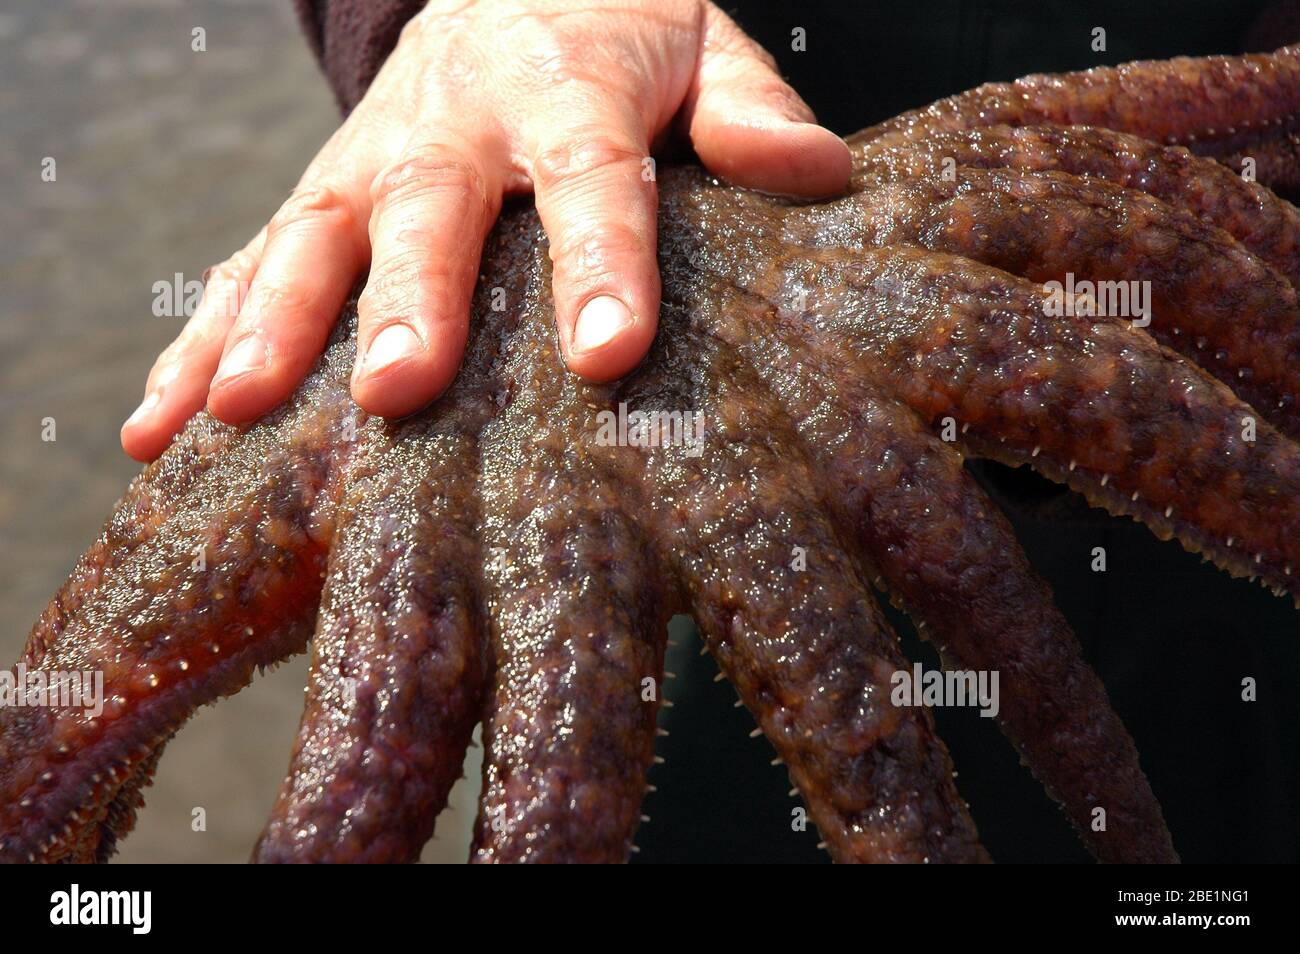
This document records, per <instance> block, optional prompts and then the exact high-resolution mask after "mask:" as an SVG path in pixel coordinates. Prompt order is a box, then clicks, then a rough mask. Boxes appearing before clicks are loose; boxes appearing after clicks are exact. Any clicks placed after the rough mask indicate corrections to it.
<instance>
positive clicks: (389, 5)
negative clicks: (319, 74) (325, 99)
mask: <svg viewBox="0 0 1300 954" xmlns="http://www.w3.org/2000/svg"><path fill="white" fill-rule="evenodd" d="M425 2H426V0H293V5H294V9H295V10H296V11H297V13H298V19H299V20H300V21H301V22H302V28H303V30H304V32H306V34H307V41H308V42H309V43H310V44H311V48H312V51H313V52H314V53H315V54H316V59H317V60H319V61H320V64H321V67H322V68H323V69H324V70H325V76H326V78H327V79H328V80H329V84H330V87H331V88H332V89H333V90H334V97H335V99H337V100H338V102H339V108H340V109H342V110H343V114H344V115H347V114H348V113H350V112H351V111H352V108H353V107H354V106H356V105H357V103H358V102H360V101H361V97H362V96H364V95H365V92H366V88H367V87H369V86H370V81H371V80H373V79H374V78H375V74H376V73H378V72H379V67H381V66H383V65H384V60H385V59H387V58H388V54H389V53H391V52H392V50H393V46H394V45H396V43H397V37H398V35H399V34H400V33H401V32H402V27H403V26H404V25H405V24H406V21H407V20H409V19H411V17H413V16H415V15H416V14H417V13H419V12H420V9H421V8H422V7H423V6H424V4H425Z"/></svg>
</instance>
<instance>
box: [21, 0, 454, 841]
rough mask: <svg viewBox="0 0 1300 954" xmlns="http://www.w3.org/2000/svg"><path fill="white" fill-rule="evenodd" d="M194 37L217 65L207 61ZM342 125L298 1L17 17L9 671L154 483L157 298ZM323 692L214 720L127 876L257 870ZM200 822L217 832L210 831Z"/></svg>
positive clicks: (280, 682)
mask: <svg viewBox="0 0 1300 954" xmlns="http://www.w3.org/2000/svg"><path fill="white" fill-rule="evenodd" d="M195 27H203V28H204V29H205V30H206V31H207V38H206V39H207V50H206V52H201V53H200V52H193V51H191V31H192V30H193V29H194V28H195ZM337 123H338V115H337V113H336V111H335V109H334V104H333V100H332V98H331V96H330V94H329V91H328V89H327V87H326V85H325V82H324V80H323V79H322V78H321V76H320V75H319V73H318V71H317V69H316V65H315V63H314V62H313V61H312V59H311V56H310V53H309V51H308V49H307V46H306V43H305V42H304V40H303V38H302V37H301V35H300V34H299V32H298V29H297V24H296V23H295V22H294V20H293V17H292V14H291V11H290V9H289V3H288V0H111V2H104V0H18V2H13V3H5V4H4V6H3V7H2V8H0V190H2V191H0V216H2V219H3V227H2V228H0V448H2V449H0V660H2V662H0V665H7V664H9V663H11V662H12V661H13V660H14V659H16V658H17V656H18V654H19V652H20V651H21V648H22V644H23V641H24V639H25V637H26V634H27V632H28V630H29V628H30V627H31V624H32V622H33V621H34V620H35V619H36V617H37V616H38V615H39V613H40V612H41V610H42V609H43V607H44V606H45V603H46V601H47V600H48V599H49V598H50V597H51V596H52V595H53V594H54V592H55V590H56V589H57V588H58V587H59V585H60V584H61V583H62V582H63V580H64V578H65V577H66V575H67V573H68V571H69V570H70V569H71V568H72V565H73V563H74V561H75V560H76V558H77V556H78V555H79V554H80V553H81V552H82V550H84V549H85V547H86V545H87V544H89V543H90V541H91V540H92V539H93V538H94V536H95V535H96V534H97V533H98V531H99V528H100V525H101V524H102V522H103V520H104V519H105V517H106V516H107V515H108V512H109V509H110V507H111V506H112V504H113V502H114V501H115V500H116V499H117V498H118V496H119V495H120V494H121V492H122V490H123V488H125V486H126V484H127V481H128V480H130V478H131V477H132V476H133V475H134V474H135V473H136V472H137V471H138V469H139V468H138V465H136V464H135V463H133V462H132V461H131V460H129V459H128V458H127V457H126V456H125V454H123V453H122V451H121V450H120V448H119V446H118V428H119V427H120V425H121V422H122V421H123V420H124V419H125V418H126V416H127V415H128V414H129V413H130V412H131V410H132V409H133V408H134V407H135V405H136V403H137V402H138V401H139V399H140V398H141V396H142V394H143V388H144V380H145V375H146V373H147V371H148V369H149V367H150V365H151V363H152V362H153V359H154V357H155V356H156V355H157V354H158V352H159V351H160V350H161V349H162V348H163V347H164V346H165V345H166V344H167V343H168V342H169V341H170V340H171V339H172V338H173V337H174V336H175V334H176V333H177V332H178V331H179V329H180V327H181V323H182V320H183V319H180V318H158V317H155V316H154V315H153V313H152V310H151V309H152V304H153V300H154V291H153V284H154V283H155V282H156V281H160V280H163V281H170V280H171V279H172V276H173V274H174V273H176V272H180V273H181V274H182V275H184V277H185V280H186V281H189V280H192V279H198V278H200V277H201V275H202V272H203V269H204V268H206V267H207V266H209V265H211V264H214V263H215V262H218V261H220V260H221V259H223V258H225V257H226V256H228V255H229V254H230V253H231V252H232V251H233V250H235V249H236V248H239V247H240V246H242V245H243V244H244V243H245V242H246V241H247V240H248V239H249V237H251V236H252V235H253V234H254V232H256V230H257V229H258V228H260V227H261V225H262V224H263V223H264V222H265V221H266V219H267V218H268V217H269V216H270V214H271V213H272V212H273V211H274V210H275V208H276V207H277V206H278V204H279V203H280V201H281V200H282V198H283V197H284V196H285V195H287V194H288V191H289V189H290V188H291V187H292V186H293V185H294V183H295V182H296V181H297V178H298V176H299V175H300V174H301V172H302V170H303V168H305V166H306V164H307V163H308V161H309V160H310V159H311V157H312V156H313V155H314V154H315V152H316V150H317V149H318V148H319V147H320V145H321V143H323V142H324V141H325V139H326V138H327V137H328V136H329V134H330V133H331V132H332V130H333V129H334V127H335V126H336V125H337ZM47 156H48V157H53V158H54V159H55V161H56V163H57V180H56V181H54V182H43V181H42V180H41V168H42V161H43V159H44V158H45V157H47ZM47 417H52V418H54V420H55V422H56V428H57V431H56V434H57V439H56V440H55V441H53V442H45V441H42V439H41V429H42V423H41V422H42V420H43V419H44V418H47ZM305 678H306V659H305V657H304V658H300V659H297V660H294V661H293V662H291V663H289V664H287V665H285V666H283V667H281V668H280V669H279V670H277V671H276V672H274V673H270V674H268V675H267V676H265V677H263V678H260V679H258V680H257V681H255V682H254V684H253V685H252V686H251V687H250V688H249V689H247V690H245V691H244V692H243V693H240V694H239V695H238V696H236V697H234V698H232V699H228V700H225V701H224V702H222V703H221V704H220V705H219V706H216V707H211V708H208V709H206V710H204V711H203V712H201V713H199V715H198V716H197V717H196V718H195V719H194V720H193V721H192V722H191V723H190V724H189V725H187V726H186V727H185V728H184V729H183V730H182V731H181V732H180V734H179V735H178V736H177V737H176V739H175V740H174V741H173V742H172V743H171V745H170V746H169V747H168V751H167V753H166V755H165V757H164V758H163V760H162V765H161V768H160V770H159V773H158V776H157V779H156V781H155V783H154V785H153V787H152V788H151V789H149V790H148V791H147V792H146V809H145V811H144V812H143V813H142V814H141V817H140V822H139V825H138V827H137V829H136V831H135V833H134V834H133V835H132V836H131V837H130V838H129V839H127V841H126V842H125V844H124V846H123V850H122V853H121V855H120V856H119V857H120V859H121V860H124V861H135V862H146V861H169V862H186V861H242V860H244V859H246V858H247V856H248V852H249V849H250V848H251V846H252V844H253V842H254V840H255V838H256V836H257V833H258V831H259V830H260V828H261V825H262V822H263V821H264V819H265V817H266V814H267V812H268V810H269V809H270V806H271V804H272V801H273V799H274V797H275V792H276V788H277V786H278V784H279V781H280V779H281V778H282V776H283V774H284V770H285V767H286V765H287V764H288V757H289V751H290V747H291V744H292V741H293V736H294V731H295V729H296V727H297V723H298V716H299V711H300V707H301V703H302V689H303V686H304V684H305ZM476 754H477V750H474V751H472V753H471V755H472V756H474V755H476ZM467 768H468V770H469V775H470V777H471V778H473V777H475V776H476V774H477V768H476V767H475V766H468V767H467ZM473 797H474V795H473V792H472V791H469V790H468V786H467V783H464V782H462V783H461V785H460V786H458V788H457V790H456V791H455V792H453V794H452V806H453V808H454V809H456V810H457V811H456V812H455V814H454V815H453V816H452V817H446V818H444V820H443V822H442V823H441V824H440V825H439V838H438V840H436V841H435V842H433V843H432V845H431V846H430V848H429V849H428V850H427V851H426V852H425V858H426V860H448V861H460V860H463V859H464V857H465V854H466V852H467V845H468V825H469V818H470V816H472V810H473ZM199 806H201V807H203V808H205V809H206V811H207V831H206V832H193V831H191V826H190V819H191V813H192V811H193V809H194V808H195V807H199Z"/></svg>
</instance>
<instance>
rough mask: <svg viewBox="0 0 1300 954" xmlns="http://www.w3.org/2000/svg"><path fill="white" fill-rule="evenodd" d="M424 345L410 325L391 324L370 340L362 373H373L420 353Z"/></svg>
mask: <svg viewBox="0 0 1300 954" xmlns="http://www.w3.org/2000/svg"><path fill="white" fill-rule="evenodd" d="M423 347H424V345H423V344H421V343H420V336H419V335H417V334H416V333H415V331H414V330H412V328H411V327H410V326H409V325H401V324H398V325H389V326H388V327H387V328H385V329H384V330H383V331H381V332H379V334H378V335H376V336H375V340H374V341H372V342H370V347H369V349H367V351H366V356H365V358H364V359H363V360H362V362H361V368H360V369H359V371H360V373H364V374H373V373H376V372H379V371H382V370H384V369H385V368H387V367H388V366H390V365H393V364H397V362H399V361H404V360H406V359H407V358H409V357H411V356H412V355H414V354H418V353H419V352H420V350H421V349H422V348H423Z"/></svg>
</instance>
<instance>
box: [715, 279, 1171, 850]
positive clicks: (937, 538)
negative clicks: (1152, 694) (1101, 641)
mask: <svg viewBox="0 0 1300 954" xmlns="http://www.w3.org/2000/svg"><path fill="white" fill-rule="evenodd" d="M732 295H733V297H734V295H735V293H734V292H733V293H732ZM719 298H720V299H723V300H725V295H719ZM743 301H744V300H743V299H741V301H740V302H737V303H736V305H734V306H732V307H733V308H734V312H733V313H734V314H736V315H738V316H740V318H741V320H739V321H736V322H734V323H731V322H729V323H726V324H723V323H719V327H721V328H722V329H724V332H723V333H724V334H726V332H727V331H729V332H730V334H727V337H726V340H727V343H728V345H730V346H731V347H733V348H735V349H736V351H737V352H738V353H739V354H741V355H743V356H744V357H745V358H746V359H747V360H748V363H749V365H750V366H751V367H753V368H756V369H758V370H759V373H760V374H761V375H762V377H763V379H764V381H765V382H766V385H767V387H768V388H769V389H770V391H771V393H773V394H776V395H779V396H780V400H781V401H782V403H783V404H784V406H785V408H786V409H787V411H788V413H789V414H790V415H791V417H792V419H793V420H794V421H795V423H796V425H797V427H798V431H799V436H800V438H801V444H802V446H803V447H804V448H805V451H806V453H807V454H808V455H809V460H810V464H811V465H812V469H813V471H814V472H815V473H816V474H818V476H819V483H820V485H821V486H822V487H824V488H827V489H826V492H825V494H824V497H825V500H826V503H827V506H828V508H829V509H830V511H831V513H832V515H833V516H834V518H835V520H836V522H837V524H838V525H839V526H841V527H846V528H851V530H852V537H853V542H854V543H855V544H856V550H857V552H858V553H859V554H860V556H861V557H862V559H863V560H864V563H865V565H866V567H867V568H868V571H869V572H870V573H871V575H872V576H873V578H874V579H875V580H876V583H877V585H878V586H879V587H881V588H884V589H887V590H888V591H889V593H890V594H891V597H892V598H893V599H894V600H895V602H896V603H897V604H898V605H899V606H900V608H903V609H905V610H906V611H907V612H908V613H909V615H911V616H912V617H913V619H915V620H916V621H917V622H918V624H919V625H918V628H919V631H920V632H921V634H922V635H923V636H925V637H926V638H927V639H931V640H933V641H934V642H935V643H936V645H937V646H938V647H939V648H940V650H941V655H942V657H943V659H944V663H945V668H960V669H966V670H975V671H997V672H999V674H1000V698H1001V699H1002V700H1003V702H1002V703H1001V705H1000V711H999V713H998V716H997V718H998V723H999V726H1000V727H1001V728H1002V730H1003V732H1004V733H1005V734H1006V735H1007V736H1008V738H1009V739H1010V740H1011V741H1012V742H1013V744H1015V746H1016V747H1017V749H1018V750H1019V751H1020V754H1021V756H1022V758H1023V759H1024V760H1025V762H1026V764H1027V765H1028V766H1029V767H1030V769H1031V770H1032V771H1033V772H1034V774H1035V775H1036V776H1037V777H1038V778H1039V779H1040V781H1042V783H1043V785H1044V787H1045V788H1046V789H1047V791H1048V793H1049V794H1050V795H1051V796H1052V797H1053V798H1055V799H1056V800H1057V801H1059V802H1060V803H1061V804H1062V806H1063V808H1064V809H1065V811H1066V814H1067V815H1068V817H1069V818H1070V820H1071V822H1072V823H1073V824H1074V826H1075V828H1076V830H1077V831H1078V832H1079V834H1080V836H1081V837H1082V838H1083V840H1084V842H1085V843H1086V844H1087V846H1088V848H1089V850H1091V851H1092V852H1093V854H1094V855H1095V856H1096V857H1097V858H1098V859H1100V860H1102V861H1106V862H1129V863H1140V862H1152V861H1163V862H1169V861H1177V855H1176V854H1175V853H1174V851H1173V847H1172V843H1171V840H1170V836H1169V832H1168V829H1167V828H1166V826H1165V823H1164V818H1163V816H1162V814H1161V811H1160V806H1159V803H1158V802H1157V801H1156V799H1155V796H1154V795H1153V794H1152V792H1151V788H1150V785H1149V784H1148V783H1147V780H1146V777H1145V776H1144V775H1143V773H1142V770H1141V767H1140V764H1139V761H1138V755H1137V750H1136V748H1135V746H1134V745H1133V741H1132V739H1131V738H1130V737H1129V735H1128V732H1127V731H1126V730H1125V728H1124V726H1123V723H1122V722H1121V721H1120V719H1119V716H1118V715H1116V713H1115V712H1114V710H1113V709H1112V708H1111V706H1110V702H1109V700H1108V698H1107V695H1106V690H1105V687H1104V686H1103V685H1102V684H1101V681H1100V680H1099V679H1098V678H1097V677H1096V675H1095V674H1094V673H1093V671H1092V669H1091V668H1090V667H1089V666H1088V664H1087V663H1086V662H1085V661H1084V659H1083V655H1082V652H1081V650H1080V648H1079V645H1078V641H1077V640H1076V639H1075V637H1074V634H1073V632H1072V631H1071V630H1070V627H1069V625H1068V624H1067V623H1066V621H1065V619H1064V617H1063V616H1062V615H1061V613H1060V612H1059V611H1058V610H1057V609H1056V607H1055V605H1054V603H1053V602H1052V597H1051V593H1050V590H1049V589H1048V587H1047V584H1046V583H1045V582H1043V581H1042V580H1041V579H1040V578H1039V577H1038V576H1037V574H1035V573H1034V572H1033V570H1032V569H1031V568H1030V566H1029V564H1028V561H1027V560H1026V558H1025V556H1024V553H1023V552H1022V550H1021V548H1020V546H1019V544H1018V543H1017V541H1016V539H1015V535H1014V532H1013V530H1012V528H1011V526H1010V524H1009V523H1008V522H1007V521H1006V519H1005V517H1003V515H1002V514H1001V512H1000V511H999V510H998V508H997V506H996V505H995V504H994V503H993V502H992V501H991V500H990V499H988V496H987V495H986V494H985V493H984V491H983V490H982V489H981V488H980V487H979V486H978V485H977V484H976V483H975V481H973V480H972V479H971V478H970V477H969V476H968V475H967V474H966V473H965V471H964V470H963V468H962V455H961V454H960V453H959V452H958V451H957V450H956V449H955V448H954V446H953V444H951V443H945V442H944V441H942V440H940V438H939V437H937V436H935V435H934V434H933V433H931V432H930V431H929V430H927V429H926V428H925V427H924V426H923V424H922V423H921V421H920V420H919V419H918V417H917V416H916V414H915V413H914V412H913V411H912V410H911V409H910V408H908V407H906V406H904V405H902V404H900V403H899V402H897V401H895V400H892V399H890V398H889V397H887V396H885V395H883V394H881V393H880V392H879V391H877V390H876V389H875V388H874V387H873V386H872V385H871V384H870V383H869V382H870V381H871V380H872V377H873V374H874V369H873V367H872V360H871V359H870V358H866V357H864V356H861V355H858V354H855V353H853V352H852V351H851V350H850V349H849V348H847V347H845V344H844V342H843V341H842V340H837V339H836V338H835V337H834V336H833V335H831V336H822V337H818V336H817V335H816V334H815V330H814V332H813V333H811V334H810V329H809V327H808V326H807V325H803V324H797V323H796V324H791V323H789V322H787V321H783V320H782V318H781V315H780V312H779V310H778V308H777V307H776V306H772V307H771V308H769V309H759V308H755V307H753V305H752V303H750V305H749V307H748V308H745V307H744V306H743ZM955 430H956V429H955V428H954V436H955ZM1049 686H1050V687H1052V688H1051V689H1050V690H1049V689H1047V687H1049ZM1065 754H1068V757H1063V755H1065ZM1097 807H1105V809H1106V812H1107V821H1108V825H1107V829H1106V830H1105V831H1102V832H1098V831H1096V830H1094V828H1093V824H1092V822H1093V820H1094V818H1093V812H1094V810H1095V809H1096V808H1097Z"/></svg>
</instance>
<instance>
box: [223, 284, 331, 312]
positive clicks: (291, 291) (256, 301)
mask: <svg viewBox="0 0 1300 954" xmlns="http://www.w3.org/2000/svg"><path fill="white" fill-rule="evenodd" d="M314 306H315V301H314V299H313V298H312V296H311V295H310V294H309V293H308V292H307V291H306V290H305V289H304V288H303V286H301V285H298V284H284V285H266V284H257V285H255V286H254V289H253V291H252V292H250V294H249V300H248V301H247V303H246V307H245V308H244V309H243V310H242V311H241V312H240V315H241V317H242V316H243V315H245V314H246V313H247V314H252V315H255V316H259V317H260V316H265V315H301V314H305V313H310V312H311V311H312V309H313V307H314Z"/></svg>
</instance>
